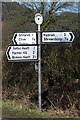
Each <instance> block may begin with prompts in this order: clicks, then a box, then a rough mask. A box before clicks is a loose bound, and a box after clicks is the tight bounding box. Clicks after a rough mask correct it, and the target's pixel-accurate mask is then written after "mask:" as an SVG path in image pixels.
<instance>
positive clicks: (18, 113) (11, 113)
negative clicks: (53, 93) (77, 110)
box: [2, 100, 80, 120]
mask: <svg viewBox="0 0 80 120" xmlns="http://www.w3.org/2000/svg"><path fill="white" fill-rule="evenodd" d="M2 117H3V118H44V119H45V118H47V120H58V119H59V120H80V118H61V117H59V116H53V115H51V114H50V113H48V112H40V111H39V109H29V108H26V109H25V108H20V107H19V105H18V103H17V104H16V103H15V101H11V100H5V101H2Z"/></svg>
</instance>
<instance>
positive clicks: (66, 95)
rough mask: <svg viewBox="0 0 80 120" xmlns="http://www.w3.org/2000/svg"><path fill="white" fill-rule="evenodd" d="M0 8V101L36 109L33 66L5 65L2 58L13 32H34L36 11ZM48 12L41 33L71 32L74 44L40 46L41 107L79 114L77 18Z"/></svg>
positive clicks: (11, 5)
mask: <svg viewBox="0 0 80 120" xmlns="http://www.w3.org/2000/svg"><path fill="white" fill-rule="evenodd" d="M2 7H3V16H2V23H3V24H2V27H3V31H2V34H3V35H2V36H3V40H2V53H3V54H2V77H3V99H5V98H8V99H14V100H19V99H23V102H24V104H26V103H27V101H28V100H29V101H30V102H33V103H35V104H36V105H38V80H37V79H38V78H37V74H38V73H37V72H36V71H35V62H25V63H21V62H19V63H12V62H8V61H7V58H6V54H5V53H6V49H7V47H8V45H9V44H12V42H11V41H12V37H13V35H14V33H15V32H16V33H17V32H28V31H30V32H32V31H37V25H36V24H35V22H34V15H35V13H36V12H37V11H35V9H34V10H33V9H30V8H29V7H26V6H24V4H21V5H20V4H18V3H3V6H2ZM64 7H65V6H64ZM43 12H44V11H43ZM50 12H51V11H47V13H46V16H44V22H43V24H42V26H41V28H42V31H46V30H47V31H72V32H73V33H74V35H75V40H74V41H73V43H71V44H49V45H47V44H44V45H42V68H41V69H42V107H43V108H48V109H49V108H50V107H53V108H54V109H55V108H61V109H67V108H68V109H69V108H75V109H77V110H78V111H79V110H80V36H79V32H80V31H79V28H78V27H79V16H80V14H78V13H70V12H65V13H62V14H61V15H59V16H57V15H56V14H52V13H50ZM43 15H44V14H43ZM33 107H34V106H33ZM78 114H80V113H78Z"/></svg>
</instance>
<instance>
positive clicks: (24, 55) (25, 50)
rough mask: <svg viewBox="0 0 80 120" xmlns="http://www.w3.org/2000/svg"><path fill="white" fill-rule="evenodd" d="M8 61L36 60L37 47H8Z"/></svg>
mask: <svg viewBox="0 0 80 120" xmlns="http://www.w3.org/2000/svg"><path fill="white" fill-rule="evenodd" d="M6 55H7V59H8V60H9V61H31V60H37V46H14V45H12V46H9V47H8V49H7V52H6Z"/></svg>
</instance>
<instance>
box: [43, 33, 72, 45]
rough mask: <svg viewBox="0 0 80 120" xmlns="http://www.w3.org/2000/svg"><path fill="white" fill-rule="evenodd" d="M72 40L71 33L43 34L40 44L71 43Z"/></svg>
mask: <svg viewBox="0 0 80 120" xmlns="http://www.w3.org/2000/svg"><path fill="white" fill-rule="evenodd" d="M73 40H74V34H73V33H72V32H43V33H42V43H50V44H51V43H71V42H73Z"/></svg>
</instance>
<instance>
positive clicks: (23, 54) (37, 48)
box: [6, 13, 75, 111]
mask: <svg viewBox="0 0 80 120" xmlns="http://www.w3.org/2000/svg"><path fill="white" fill-rule="evenodd" d="M42 22H43V16H42V15H41V14H40V13H37V14H36V15H35V23H36V24H37V25H38V38H37V33H35V32H30V33H15V34H14V35H13V38H12V42H13V45H9V46H8V48H7V51H6V55H7V59H8V61H11V62H27V61H38V99H39V109H40V111H42V108H41V105H42V104H41V44H52V43H54V44H55V43H60V44H61V43H72V42H73V40H74V38H75V36H74V34H73V33H72V32H53V31H51V32H49V31H45V32H41V30H40V25H41V24H42ZM41 34H42V35H41ZM41 36H42V38H41ZM37 40H38V41H37Z"/></svg>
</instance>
